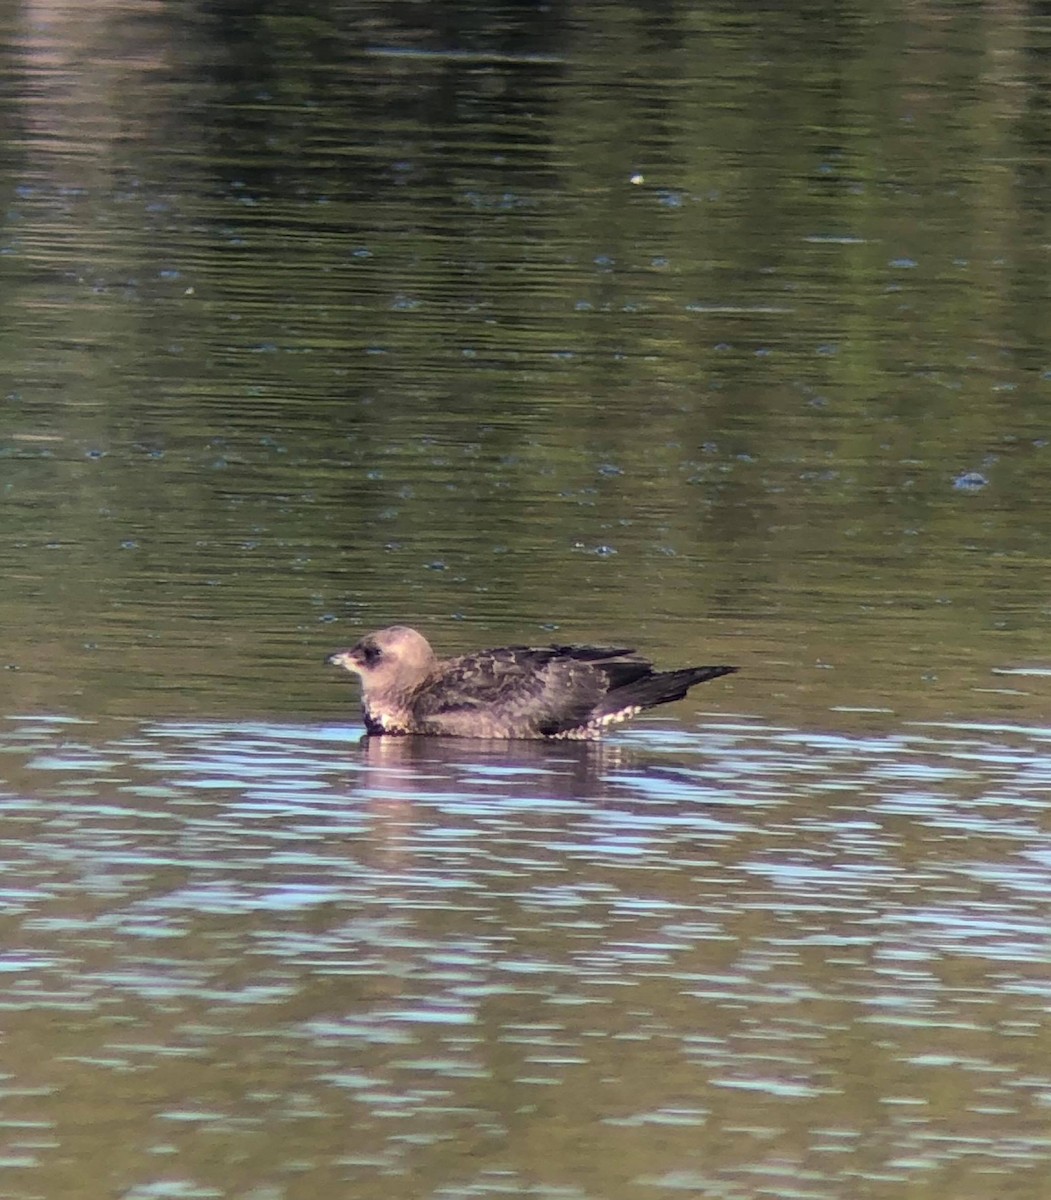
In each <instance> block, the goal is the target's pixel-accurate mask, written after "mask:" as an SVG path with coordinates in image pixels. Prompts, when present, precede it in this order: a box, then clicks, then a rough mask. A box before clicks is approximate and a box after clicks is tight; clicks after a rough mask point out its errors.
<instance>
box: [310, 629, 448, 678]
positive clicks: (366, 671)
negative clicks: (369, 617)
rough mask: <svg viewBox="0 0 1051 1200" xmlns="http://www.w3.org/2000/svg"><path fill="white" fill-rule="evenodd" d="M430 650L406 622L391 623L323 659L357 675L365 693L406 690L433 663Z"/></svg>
mask: <svg viewBox="0 0 1051 1200" xmlns="http://www.w3.org/2000/svg"><path fill="white" fill-rule="evenodd" d="M435 661H436V660H435V657H434V651H433V650H432V649H431V647H430V643H429V642H428V641H427V639H426V638H425V637H424V636H423V634H422V633H417V632H416V630H415V629H410V628H409V627H408V626H407V625H392V626H391V627H390V628H389V629H380V630H378V631H377V632H376V633H370V634H367V635H366V636H365V637H363V638H362V639H361V641H359V642H356V643H355V644H354V645H353V646H351V647H350V648H349V649H347V650H336V651H334V652H333V653H332V654H330V655H329V656H328V658H326V659H325V662H326V663H328V664H329V665H330V666H334V667H342V668H343V669H344V670H346V671H353V673H354V674H355V675H360V676H361V685H362V687H363V689H364V690H365V691H366V692H396V691H397V692H407V691H411V690H412V689H413V688H415V687H418V686H419V685H420V684H421V683H422V682H423V681H424V679H426V678H427V676H428V675H429V674H430V672H431V670H432V669H433V667H434V664H435Z"/></svg>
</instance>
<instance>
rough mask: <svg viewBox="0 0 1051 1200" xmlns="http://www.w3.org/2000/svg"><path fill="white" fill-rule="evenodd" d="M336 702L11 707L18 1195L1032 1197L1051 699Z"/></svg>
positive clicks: (8, 779) (1045, 1078)
mask: <svg viewBox="0 0 1051 1200" xmlns="http://www.w3.org/2000/svg"><path fill="white" fill-rule="evenodd" d="M358 734H359V730H358V729H357V728H356V727H344V726H312V725H305V724H300V725H288V724H286V725H274V724H261V723H259V724H256V723H247V722H246V723H222V724H218V723H208V722H192V723H191V722H179V723H155V724H145V725H130V724H127V725H125V726H124V727H123V728H117V729H113V730H110V731H108V732H106V733H103V731H101V730H100V729H98V728H97V727H95V726H93V725H91V724H90V723H85V722H74V721H56V720H53V719H35V718H12V719H10V720H8V721H6V722H5V723H4V726H3V732H2V734H0V746H2V749H3V752H4V753H3V760H2V761H3V766H4V772H3V774H4V782H3V785H2V808H0V811H2V814H3V818H2V819H3V828H4V831H5V832H4V859H5V870H4V880H3V889H2V898H3V906H4V911H5V914H6V915H5V917H4V923H5V928H6V937H5V944H6V948H5V950H4V953H3V956H2V978H3V981H4V987H3V992H2V997H0V1003H2V1006H3V1009H4V1012H5V1018H4V1025H5V1030H6V1032H7V1038H6V1039H5V1041H6V1050H5V1060H6V1068H5V1069H6V1071H7V1084H6V1088H5V1090H6V1095H7V1120H6V1122H5V1124H6V1127H7V1133H8V1150H7V1155H6V1158H5V1160H4V1169H5V1174H6V1177H7V1179H8V1184H7V1188H6V1192H7V1194H9V1195H30V1194H41V1193H46V1194H68V1189H70V1188H73V1189H74V1190H76V1188H75V1181H76V1179H77V1178H82V1177H83V1173H84V1171H85V1170H88V1171H89V1172H90V1173H91V1175H92V1176H93V1178H94V1179H95V1180H96V1185H95V1188H94V1190H92V1191H91V1192H90V1194H103V1193H105V1194H120V1195H132V1196H140V1195H141V1196H152V1195H171V1194H174V1195H195V1196H196V1195H202V1196H210V1195H234V1194H236V1195H265V1196H270V1195H290V1196H300V1195H302V1196H321V1195H325V1194H331V1191H330V1189H336V1190H337V1192H338V1191H339V1190H340V1189H344V1188H350V1192H349V1193H347V1194H354V1195H375V1194H378V1193H379V1192H383V1194H389V1195H396V1196H397V1195H405V1196H417V1195H420V1194H422V1193H425V1194H433V1195H439V1196H449V1197H452V1196H473V1195H489V1194H494V1195H498V1194H529V1195H559V1196H587V1195H594V1194H603V1195H610V1196H613V1195H616V1196H626V1197H627V1196H635V1195H640V1196H641V1195H647V1194H664V1193H669V1194H678V1193H681V1192H683V1191H686V1192H696V1193H704V1194H726V1195H740V1194H749V1195H751V1194H755V1195H774V1196H785V1197H797V1196H800V1195H806V1196H820V1197H825V1196H828V1197H836V1196H844V1195H848V1194H849V1195H860V1196H869V1195H873V1196H880V1195H895V1194H899V1193H900V1189H901V1188H903V1187H914V1186H919V1185H920V1184H921V1183H922V1185H923V1186H925V1187H929V1188H932V1189H933V1192H932V1194H942V1195H946V1196H948V1195H950V1194H952V1195H974V1196H978V1195H980V1194H982V1189H983V1188H984V1189H986V1191H985V1194H990V1193H991V1192H996V1193H998V1194H1003V1193H1002V1192H1000V1191H999V1189H1000V1186H1001V1183H1005V1182H1006V1181H1010V1183H1011V1186H1012V1187H1013V1188H1015V1189H1016V1194H1026V1192H1025V1188H1026V1187H1027V1186H1031V1187H1032V1188H1033V1189H1034V1190H1033V1191H1031V1192H1030V1193H1028V1194H1033V1195H1036V1194H1038V1191H1039V1187H1040V1186H1042V1184H1040V1183H1039V1181H1040V1180H1042V1179H1043V1178H1045V1177H1046V1170H1047V1165H1048V1162H1049V1161H1051V1136H1049V1135H1048V1133H1047V1119H1046V1118H1047V1110H1048V1105H1049V1103H1051V1071H1049V1070H1048V1069H1047V1061H1048V1059H1047V1056H1046V1054H1044V1053H1043V1043H1044V1040H1045V1036H1044V1035H1045V1029H1046V1010H1047V1006H1048V1002H1049V996H1051V983H1049V980H1048V976H1047V920H1046V903H1045V901H1046V896H1047V894H1048V890H1049V887H1051V875H1049V872H1051V852H1049V849H1048V841H1047V832H1046V831H1047V825H1048V823H1047V814H1048V796H1049V793H1051V731H1049V730H1048V729H1046V728H1040V729H1025V728H1016V727H992V726H985V727H982V726H973V725H967V726H958V725H950V726H944V725H942V726H938V725H933V724H919V725H916V726H911V727H906V728H904V729H899V730H891V731H887V730H884V731H879V730H872V729H870V730H869V731H867V732H858V731H855V732H850V731H849V730H847V729H844V730H839V731H837V730H834V729H830V730H829V731H828V732H826V733H823V734H816V733H810V732H805V731H801V730H798V729H793V728H789V727H779V728H774V727H770V726H768V725H765V724H764V723H763V722H762V721H761V720H757V719H747V718H745V719H739V720H727V719H723V720H719V721H716V722H714V723H711V724H709V725H707V726H705V727H703V728H702V729H699V730H690V729H679V730H676V729H675V728H673V727H672V728H668V727H661V726H657V725H654V726H652V727H648V726H643V727H638V728H636V729H635V730H634V731H633V732H631V733H629V734H626V735H624V736H622V737H621V738H618V739H617V740H616V741H615V742H610V743H606V744H599V745H587V744H584V745H568V746H567V745H558V746H553V745H546V744H539V745H537V744H531V743H523V744H518V745H508V744H502V745H501V744H492V745H490V744H488V743H484V742H483V743H477V744H473V743H459V742H455V741H450V742H436V741H430V740H427V739H405V740H386V741H383V740H381V741H378V742H377V741H374V742H372V743H369V744H367V745H362V744H360V743H359V741H358ZM961 1180H962V1181H963V1182H962V1183H961V1182H960V1181H961ZM998 1181H1000V1182H998ZM1026 1181H1029V1182H1028V1184H1027V1182H1026ZM1019 1188H1021V1189H1022V1190H1021V1191H1018V1190H1017V1189H1019Z"/></svg>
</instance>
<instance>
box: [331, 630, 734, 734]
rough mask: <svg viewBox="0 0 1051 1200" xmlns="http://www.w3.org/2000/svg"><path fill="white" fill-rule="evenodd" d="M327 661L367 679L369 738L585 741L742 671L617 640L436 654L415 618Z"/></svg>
mask: <svg viewBox="0 0 1051 1200" xmlns="http://www.w3.org/2000/svg"><path fill="white" fill-rule="evenodd" d="M325 662H326V663H327V664H329V665H332V666H337V667H343V668H344V669H345V670H347V671H350V672H352V673H353V674H355V675H359V676H360V677H361V701H362V715H363V716H364V720H365V730H366V733H367V734H368V735H369V736H370V737H378V736H382V735H384V734H395V735H398V734H422V735H425V736H433V737H461V738H462V737H468V738H531V739H574V740H579V741H590V740H594V739H596V738H599V737H601V736H602V734H603V733H604V732H605V731H606V729H607V728H608V727H609V726H610V725H613V724H616V723H617V722H619V721H625V720H627V719H628V718H629V717H633V716H635V714H636V713H639V712H641V711H642V710H643V709H644V708H653V707H654V706H655V705H658V704H667V703H668V702H669V701H672V700H681V699H682V698H683V697H684V696H685V695H686V693H687V692H688V691H689V689H690V688H691V687H693V686H694V684H697V683H704V682H705V680H708V679H717V678H719V676H721V675H729V674H731V673H733V672H734V671H736V670H737V669H738V668H737V667H726V666H719V667H681V668H679V669H678V670H673V671H657V670H655V669H654V667H653V664H652V663H651V662H650V661H649V659H647V658H644V657H642V655H640V654H637V653H636V652H635V651H634V650H633V649H630V648H627V647H617V646H558V645H552V646H502V647H499V648H497V649H492V650H477V651H475V652H474V653H471V654H463V655H460V656H458V657H456V658H438V657H437V655H436V654H435V653H434V651H433V650H432V649H431V645H430V643H429V642H428V641H427V639H426V638H425V637H424V636H423V634H422V633H420V632H418V630H415V629H410V628H409V626H407V625H392V626H390V627H389V628H387V629H380V630H378V631H377V632H375V633H370V634H367V635H366V636H365V637H363V638H361V640H360V641H358V642H357V643H355V644H354V645H353V646H351V647H349V648H347V649H343V650H335V651H333V653H332V654H330V655H329V656H328V657H327V658H326V659H325Z"/></svg>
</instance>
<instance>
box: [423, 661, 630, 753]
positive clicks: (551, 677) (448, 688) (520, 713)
mask: <svg viewBox="0 0 1051 1200" xmlns="http://www.w3.org/2000/svg"><path fill="white" fill-rule="evenodd" d="M631 654H632V651H631V650H626V649H620V648H618V647H606V646H505V647H502V648H501V649H498V650H481V651H478V652H477V653H475V654H465V655H463V656H462V657H461V658H454V659H450V660H448V661H446V662H444V663H443V664H442V671H441V674H440V676H439V677H438V678H437V679H436V680H435V681H434V682H433V683H431V684H430V685H429V686H428V687H427V688H426V689H425V691H423V692H421V694H420V695H419V696H417V698H416V700H415V705H414V707H415V713H416V716H417V717H418V718H419V719H420V720H422V721H424V722H432V723H434V724H436V725H438V726H442V725H443V724H445V725H447V726H448V725H451V724H452V723H453V722H456V723H459V722H460V721H462V720H466V719H468V718H469V715H470V714H471V713H472V712H473V713H477V714H478V715H479V719H480V720H481V719H483V718H484V719H485V720H486V721H488V722H496V723H499V724H503V725H504V726H506V731H507V732H506V733H505V736H529V735H533V736H535V735H537V734H539V735H541V736H545V737H550V736H552V735H553V734H556V733H562V732H564V731H566V730H570V729H575V728H577V727H578V726H581V725H584V724H586V723H587V721H588V719H589V717H590V714H591V713H592V711H593V710H594V708H595V705H596V704H598V703H599V701H600V700H601V699H602V697H603V696H604V695H605V693H606V690H607V689H608V687H609V679H608V676H607V670H606V668H607V660H608V659H610V658H614V659H619V658H620V657H621V656H627V655H631ZM625 667H626V669H627V670H628V671H629V672H630V673H631V675H632V676H634V675H635V674H637V673H638V671H639V670H640V669H641V670H646V669H648V667H647V665H646V664H644V663H643V664H631V663H626V664H625Z"/></svg>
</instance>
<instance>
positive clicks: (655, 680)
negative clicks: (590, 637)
mask: <svg viewBox="0 0 1051 1200" xmlns="http://www.w3.org/2000/svg"><path fill="white" fill-rule="evenodd" d="M736 670H737V668H736V667H683V668H682V669H681V670H679V671H654V670H653V669H652V668H651V669H649V670H648V671H646V672H644V673H641V674H638V675H636V676H635V677H634V678H633V679H626V678H623V677H622V679H618V678H617V677H616V676H614V675H612V674H611V687H610V690H609V692H608V693H607V694H606V695H605V696H604V697H603V698H602V700H601V701H600V703H599V704H598V706H597V708H596V709H595V716H596V717H604V716H609V715H611V714H612V713H617V712H621V711H622V710H624V709H626V708H653V707H654V705H656V704H668V703H669V702H670V701H672V700H681V699H682V698H683V696H685V695H686V693H687V692H688V691H689V690H690V688H692V687H693V686H694V684H697V683H704V682H705V681H706V680H709V679H718V678H719V676H720V675H730V674H732V673H733V672H734V671H736Z"/></svg>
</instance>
